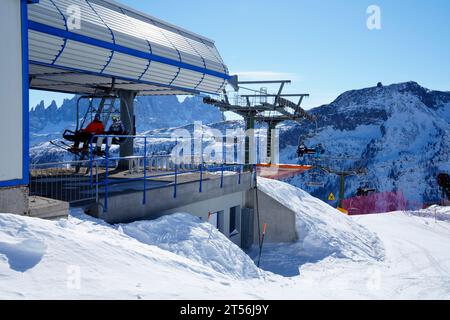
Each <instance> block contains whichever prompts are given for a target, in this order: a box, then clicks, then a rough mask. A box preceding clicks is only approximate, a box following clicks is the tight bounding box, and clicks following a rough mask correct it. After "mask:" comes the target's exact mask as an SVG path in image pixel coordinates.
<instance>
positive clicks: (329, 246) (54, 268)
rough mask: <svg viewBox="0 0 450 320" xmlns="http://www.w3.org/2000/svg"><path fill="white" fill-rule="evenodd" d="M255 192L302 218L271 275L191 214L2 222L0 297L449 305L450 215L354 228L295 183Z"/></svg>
mask: <svg viewBox="0 0 450 320" xmlns="http://www.w3.org/2000/svg"><path fill="white" fill-rule="evenodd" d="M259 186H260V188H262V189H264V190H265V191H266V192H269V193H270V194H271V195H272V196H273V197H274V198H276V199H278V200H279V201H281V202H283V203H285V204H286V205H288V206H289V207H290V208H291V209H293V210H295V212H297V229H298V232H299V236H300V237H299V238H300V239H299V241H298V242H297V243H292V244H276V245H275V244H274V245H266V246H265V247H264V251H263V257H262V264H261V266H262V268H263V269H264V270H261V269H258V268H257V267H256V266H255V264H254V263H253V261H252V260H251V259H250V258H249V257H248V256H247V255H246V254H245V253H243V252H242V251H241V250H240V249H239V248H238V247H237V246H235V245H234V244H233V243H231V242H230V241H228V240H227V239H226V238H225V237H224V236H223V235H222V234H221V233H220V232H218V231H217V230H215V229H214V228H212V226H211V225H209V224H208V223H206V222H202V221H200V220H197V218H194V217H192V216H190V215H187V214H175V215H172V216H167V217H163V218H160V219H158V220H156V221H141V222H135V223H132V224H126V225H116V226H110V225H107V224H105V223H103V222H101V221H99V220H96V219H93V218H90V217H88V216H85V215H83V214H81V213H79V212H73V213H72V215H71V217H70V218H69V219H68V220H61V221H57V222H55V221H44V220H39V219H33V218H28V217H20V216H14V215H9V214H1V215H0V298H10V299H23V298H25V299H32V298H38V299H43V298H56V299H63V298H70V299H72V298H73V299H77V298H85V299H103V298H112V299H116V298H117V299H118V298H124V299H183V298H184V299H314V298H317V299H346V298H355V299H386V298H392V299H403V298H412V299H428V298H437V299H450V224H449V221H448V219H441V218H440V217H441V216H442V217H447V216H449V215H450V209H448V208H432V209H430V210H428V211H422V212H421V213H418V212H395V213H388V214H384V215H370V216H360V217H347V216H345V215H343V214H341V213H339V212H338V211H336V210H334V209H333V208H331V207H329V206H328V205H327V204H325V203H323V202H321V201H320V200H318V199H316V198H313V197H312V196H310V195H309V194H307V193H306V192H304V191H302V190H300V189H296V188H294V187H292V186H289V185H287V184H284V183H281V182H276V181H270V180H265V179H261V180H260V181H259ZM434 209H436V210H434ZM434 211H439V212H440V214H441V215H436V214H434ZM268 230H270V229H268ZM250 256H254V251H251V252H250Z"/></svg>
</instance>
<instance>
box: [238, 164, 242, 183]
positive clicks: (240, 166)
mask: <svg viewBox="0 0 450 320" xmlns="http://www.w3.org/2000/svg"><path fill="white" fill-rule="evenodd" d="M242 167H243V166H242V164H241V165H239V179H238V184H241V174H242Z"/></svg>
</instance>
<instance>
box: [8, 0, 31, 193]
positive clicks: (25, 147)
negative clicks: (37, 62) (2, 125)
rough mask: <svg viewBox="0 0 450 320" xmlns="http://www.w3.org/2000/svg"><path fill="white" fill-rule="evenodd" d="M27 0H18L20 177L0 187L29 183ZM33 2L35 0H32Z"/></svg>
mask: <svg viewBox="0 0 450 320" xmlns="http://www.w3.org/2000/svg"><path fill="white" fill-rule="evenodd" d="M28 2H29V1H28V0H20V15H21V17H20V19H21V34H22V40H21V44H22V161H23V163H22V179H14V180H8V181H0V187H15V186H20V185H28V183H29V180H30V179H29V161H30V155H29V144H30V142H29V112H30V110H29V93H28V91H29V90H28V89H29V88H28V7H27V4H28ZM33 3H35V2H33Z"/></svg>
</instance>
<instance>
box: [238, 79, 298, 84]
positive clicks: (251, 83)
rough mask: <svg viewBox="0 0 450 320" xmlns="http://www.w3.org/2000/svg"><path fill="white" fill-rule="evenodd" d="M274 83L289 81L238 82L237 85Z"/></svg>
mask: <svg viewBox="0 0 450 320" xmlns="http://www.w3.org/2000/svg"><path fill="white" fill-rule="evenodd" d="M275 83H291V80H268V81H239V82H238V84H239V85H240V84H275Z"/></svg>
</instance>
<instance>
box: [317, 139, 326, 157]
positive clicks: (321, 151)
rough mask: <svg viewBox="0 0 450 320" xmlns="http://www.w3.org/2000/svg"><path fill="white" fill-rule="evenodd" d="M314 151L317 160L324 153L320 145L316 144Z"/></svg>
mask: <svg viewBox="0 0 450 320" xmlns="http://www.w3.org/2000/svg"><path fill="white" fill-rule="evenodd" d="M315 151H316V153H315V156H316V158H317V159H319V158H320V156H321V155H323V154H324V153H325V149H324V148H323V146H322V144H321V143H319V144H317V146H316V149H315Z"/></svg>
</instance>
